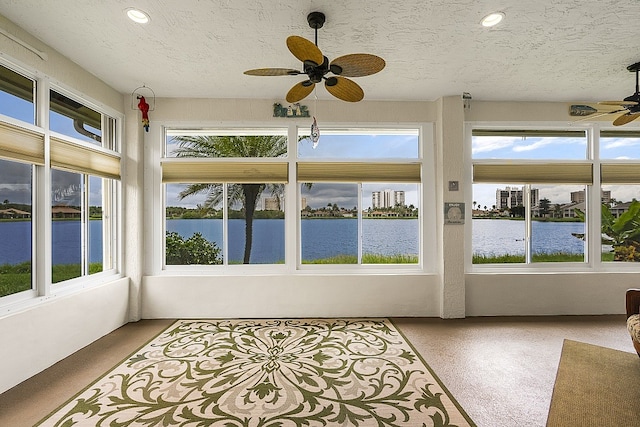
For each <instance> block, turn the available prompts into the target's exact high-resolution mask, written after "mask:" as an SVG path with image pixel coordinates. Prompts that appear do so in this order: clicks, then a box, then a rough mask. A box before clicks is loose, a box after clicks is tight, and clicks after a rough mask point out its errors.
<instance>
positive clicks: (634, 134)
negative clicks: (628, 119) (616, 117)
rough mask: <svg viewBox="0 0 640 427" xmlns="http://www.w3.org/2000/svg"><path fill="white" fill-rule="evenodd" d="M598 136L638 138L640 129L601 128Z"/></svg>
mask: <svg viewBox="0 0 640 427" xmlns="http://www.w3.org/2000/svg"><path fill="white" fill-rule="evenodd" d="M600 138H640V130H622V131H621V130H601V131H600Z"/></svg>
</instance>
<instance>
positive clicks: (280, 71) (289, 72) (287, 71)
mask: <svg viewBox="0 0 640 427" xmlns="http://www.w3.org/2000/svg"><path fill="white" fill-rule="evenodd" d="M244 73H245V74H246V75H248V76H295V75H298V74H300V71H298V70H294V69H291V68H256V69H255V70H247V71H245V72H244Z"/></svg>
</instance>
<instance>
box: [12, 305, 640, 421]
mask: <svg viewBox="0 0 640 427" xmlns="http://www.w3.org/2000/svg"><path fill="white" fill-rule="evenodd" d="M173 322H174V320H171V319H155V320H141V321H139V322H133V323H129V324H127V325H125V326H123V327H121V328H119V329H117V330H115V331H113V332H112V333H110V334H108V335H106V336H104V337H102V338H100V339H98V340H96V341H95V342H94V343H92V344H90V345H89V346H87V347H85V348H83V349H81V350H79V351H78V352H76V353H74V354H72V355H70V356H69V357H67V358H65V359H63V360H61V361H59V362H58V363H56V364H55V365H53V366H51V367H50V368H48V369H46V370H45V371H43V372H41V373H39V374H37V375H35V376H33V377H32V378H30V379H28V380H26V381H24V382H23V383H21V384H19V385H17V386H15V387H14V388H12V389H10V390H7V391H6V392H4V393H2V394H0V426H3V427H4V426H9V427H33V425H34V424H35V423H37V422H38V421H39V420H41V419H42V418H43V417H45V416H47V414H50V413H51V412H52V411H54V410H55V409H56V408H57V407H59V406H60V405H62V404H64V403H65V402H66V401H68V400H69V399H71V398H72V397H73V396H74V395H75V394H77V393H78V392H79V391H81V390H83V389H84V388H85V387H87V385H88V384H91V383H92V382H94V381H95V380H96V378H98V377H99V376H101V375H103V374H104V373H105V372H107V371H109V370H111V369H112V368H113V367H114V366H116V365H118V364H119V363H120V362H122V360H124V359H126V358H127V357H128V356H129V355H131V354H132V353H134V352H135V351H136V349H138V348H140V347H141V346H143V345H144V344H145V343H147V342H149V340H151V339H152V338H153V337H154V336H156V335H157V334H159V333H160V332H161V331H162V330H164V329H166V328H167V327H168V326H169V325H171V324H172V323H173ZM392 322H393V324H394V325H395V326H396V327H397V328H398V329H399V330H400V332H401V333H402V334H403V336H405V337H406V338H407V339H408V340H409V341H410V342H411V344H412V346H413V347H414V348H415V350H416V352H417V353H419V354H420V355H421V356H422V357H423V358H424V359H425V360H426V361H427V362H428V364H429V366H430V367H431V368H432V369H433V370H434V371H435V372H436V373H437V375H438V377H439V378H440V379H441V380H442V382H443V383H444V384H445V385H446V387H447V389H448V390H449V391H450V392H451V394H452V395H453V396H454V397H455V398H456V400H457V401H458V402H459V403H460V405H461V406H462V408H464V410H465V412H466V413H467V414H469V416H470V418H471V419H472V420H473V421H474V422H475V423H476V424H477V425H478V426H479V427H544V426H545V425H546V422H547V416H548V413H549V405H550V403H551V395H552V392H553V386H554V382H555V379H556V373H557V370H558V363H559V361H560V355H561V352H562V347H563V342H564V340H565V339H570V340H574V341H580V342H586V343H590V344H594V345H599V346H603V347H608V348H611V349H616V350H621V351H625V352H629V353H631V352H633V351H634V350H633V346H632V345H631V339H630V338H629V333H628V332H627V328H626V318H625V316H624V315H614V316H541V317H469V318H466V319H449V320H443V319H438V318H393V319H392ZM2 369H11V367H10V366H5V367H2V368H0V374H1V373H2Z"/></svg>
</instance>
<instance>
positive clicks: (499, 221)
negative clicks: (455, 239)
mask: <svg viewBox="0 0 640 427" xmlns="http://www.w3.org/2000/svg"><path fill="white" fill-rule="evenodd" d="M524 216H525V211H524V187H523V186H521V185H520V186H518V185H510V184H474V185H473V219H472V228H473V236H472V248H473V263H474V264H492V263H523V262H525V260H526V252H525V248H526V242H525V231H526V223H525V221H524Z"/></svg>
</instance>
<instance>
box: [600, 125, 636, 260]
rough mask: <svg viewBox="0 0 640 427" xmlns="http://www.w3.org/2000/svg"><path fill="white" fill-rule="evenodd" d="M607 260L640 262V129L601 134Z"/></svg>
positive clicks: (603, 239) (604, 249) (604, 251)
mask: <svg viewBox="0 0 640 427" xmlns="http://www.w3.org/2000/svg"><path fill="white" fill-rule="evenodd" d="M600 158H601V164H600V178H601V183H602V187H601V194H602V199H601V202H602V212H601V232H602V261H603V262H640V230H639V229H638V224H640V202H639V201H638V200H639V199H640V132H638V131H602V132H601V135H600Z"/></svg>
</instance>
